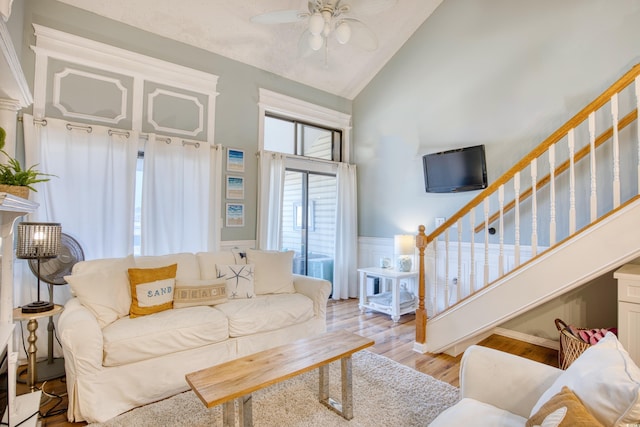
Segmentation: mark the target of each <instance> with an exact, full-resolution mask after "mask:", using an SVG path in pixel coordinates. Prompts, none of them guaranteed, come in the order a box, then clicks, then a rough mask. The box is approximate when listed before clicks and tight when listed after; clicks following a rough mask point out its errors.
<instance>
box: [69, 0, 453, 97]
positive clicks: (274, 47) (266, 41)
mask: <svg viewBox="0 0 640 427" xmlns="http://www.w3.org/2000/svg"><path fill="white" fill-rule="evenodd" d="M60 1H61V2H63V3H67V4H70V5H72V6H76V7H78V8H81V9H85V10H88V11H90V12H93V13H96V14H98V15H101V16H105V17H107V18H110V19H114V20H117V21H121V22H123V23H126V24H128V25H131V26H134V27H137V28H140V29H143V30H145V31H149V32H152V33H155V34H158V35H161V36H164V37H167V38H171V39H175V40H178V41H180V42H183V43H187V44H190V45H193V46H196V47H199V48H202V49H205V50H208V51H211V52H214V53H217V54H219V55H222V56H225V57H227V58H231V59H234V60H237V61H240V62H243V63H246V64H249V65H253V66H255V67H258V68H260V69H263V70H266V71H270V72H272V73H275V74H277V75H280V76H283V77H286V78H288V79H291V80H294V81H297V82H300V83H303V84H306V85H309V86H312V87H315V88H317V89H321V90H324V91H327V92H330V93H333V94H335V95H338V96H343V97H345V98H348V99H353V98H354V97H355V96H356V95H357V94H358V93H359V92H360V91H361V90H362V89H363V88H364V87H365V86H366V85H367V83H369V81H371V79H372V78H373V77H374V76H375V75H376V73H377V72H378V71H380V69H381V68H382V67H383V66H384V65H385V63H386V62H387V61H388V60H389V59H391V57H392V56H393V55H394V54H395V53H396V52H397V51H398V50H399V49H400V48H401V47H402V45H403V44H404V42H405V41H406V40H407V39H408V38H409V37H410V36H411V35H412V34H413V33H414V31H415V30H416V29H417V28H418V27H419V26H420V25H421V24H422V23H423V22H424V21H425V20H426V19H427V18H428V17H429V16H430V15H431V13H432V12H433V11H434V10H435V8H436V7H437V6H438V5H439V4H440V3H441V2H442V1H443V0H342V3H343V4H350V5H351V6H352V10H351V12H350V13H349V16H352V17H357V18H358V19H360V20H361V21H362V22H363V23H365V24H366V25H367V26H368V27H369V28H370V29H371V30H373V32H374V33H375V35H376V36H377V38H378V48H377V49H376V50H375V51H367V50H363V49H361V48H359V47H357V46H356V45H355V44H354V43H347V44H346V45H339V44H338V43H337V42H335V39H333V42H332V43H330V44H329V49H328V55H327V57H326V61H325V52H324V49H322V50H320V51H318V52H313V54H311V55H308V56H304V55H301V54H300V53H299V46H298V43H299V40H300V36H301V34H302V33H303V32H304V30H305V29H306V22H305V21H300V22H295V23H288V24H272V25H266V24H257V23H253V22H251V17H253V16H256V15H259V14H263V13H268V12H273V11H278V10H287V9H295V10H300V11H306V10H308V9H307V1H306V0H304V1H303V0H270V1H264V0H181V1H179V2H176V1H175V0H110V1H108V2H107V1H104V0H60ZM389 5H391V7H388V6H389Z"/></svg>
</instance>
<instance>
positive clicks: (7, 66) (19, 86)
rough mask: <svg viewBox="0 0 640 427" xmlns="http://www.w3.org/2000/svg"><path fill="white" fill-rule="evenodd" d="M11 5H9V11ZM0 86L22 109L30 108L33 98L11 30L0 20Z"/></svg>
mask: <svg viewBox="0 0 640 427" xmlns="http://www.w3.org/2000/svg"><path fill="white" fill-rule="evenodd" d="M10 9H11V5H10V4H9V10H10ZM0 51H1V52H2V58H0V74H1V76H0V84H1V85H2V86H1V87H2V90H4V91H6V93H7V95H8V96H9V97H11V98H12V99H15V100H16V101H18V102H20V105H21V106H22V107H28V106H29V105H31V104H32V103H33V96H32V95H31V90H30V89H29V84H28V83H27V79H26V77H25V75H24V72H23V70H22V66H21V65H20V60H19V59H18V55H17V54H16V50H15V47H14V46H13V41H11V36H10V35H9V29H8V28H7V24H6V22H5V20H3V19H0Z"/></svg>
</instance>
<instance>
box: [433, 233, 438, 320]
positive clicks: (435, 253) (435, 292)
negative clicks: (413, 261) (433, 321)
mask: <svg viewBox="0 0 640 427" xmlns="http://www.w3.org/2000/svg"><path fill="white" fill-rule="evenodd" d="M432 243H433V259H434V260H435V262H434V263H433V264H434V265H433V277H434V279H433V295H432V296H431V301H432V302H431V303H432V304H433V314H434V316H435V315H436V314H438V313H440V306H439V305H438V290H439V289H440V286H439V285H438V272H439V271H440V269H439V268H438V252H439V251H438V238H437V237H436V238H435V239H434V240H433V242H432Z"/></svg>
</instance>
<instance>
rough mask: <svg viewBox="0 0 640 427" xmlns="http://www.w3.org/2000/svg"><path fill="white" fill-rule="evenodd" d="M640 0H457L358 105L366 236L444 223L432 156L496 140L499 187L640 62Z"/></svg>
mask: <svg viewBox="0 0 640 427" xmlns="http://www.w3.org/2000/svg"><path fill="white" fill-rule="evenodd" d="M638 22H640V1H638V0H619V1H615V2H611V1H606V0H563V1H561V2H558V1H555V0H540V1H529V0H482V1H478V0H446V1H444V2H443V3H442V4H441V5H440V6H439V7H438V8H437V9H436V11H435V12H434V14H433V15H432V16H431V17H430V18H428V19H427V21H426V22H425V24H423V25H422V26H421V27H420V28H419V29H418V30H417V31H416V33H415V34H414V35H413V37H412V38H411V39H410V40H409V41H408V42H407V43H406V44H405V45H404V47H403V48H402V49H401V50H400V51H399V52H398V53H397V54H396V55H395V56H394V57H393V58H392V59H391V61H389V63H388V64H387V65H386V66H385V67H384V68H383V69H382V70H381V71H380V72H379V73H378V75H377V76H376V77H375V78H374V79H373V80H372V82H371V83H370V84H369V85H368V86H367V87H366V88H365V89H364V90H363V91H362V92H361V93H360V94H359V95H358V96H357V97H356V98H355V100H354V103H353V123H354V132H353V135H354V158H355V162H356V163H357V165H358V174H359V176H358V185H359V188H358V206H359V218H358V220H359V235H360V236H366V237H391V236H392V235H394V234H397V233H399V232H406V231H410V232H415V231H417V227H418V225H419V224H424V225H425V226H426V228H427V231H431V230H433V229H434V228H435V218H436V217H449V216H451V215H452V214H453V213H455V212H456V211H457V210H458V209H459V208H460V207H462V206H464V205H465V204H466V203H467V202H468V201H469V200H470V199H471V198H472V197H474V196H475V195H476V194H477V192H470V193H466V194H427V193H426V192H425V190H424V180H423V175H422V173H423V172H422V155H424V154H426V153H431V152H437V151H443V150H447V149H452V148H459V147H464V146H470V145H477V144H485V145H486V148H487V167H488V177H489V181H490V182H491V181H493V180H494V179H496V178H497V177H499V176H500V175H501V174H502V173H503V172H505V171H506V170H507V169H508V168H509V167H510V166H512V165H513V164H514V163H515V162H516V161H517V160H519V159H520V158H522V157H523V156H524V155H526V154H527V153H528V152H529V151H530V150H531V149H532V148H534V147H535V146H536V145H537V144H539V143H540V142H542V140H544V139H545V138H546V137H547V136H549V135H550V134H551V133H552V132H553V131H555V130H556V129H557V128H558V127H559V126H560V125H561V124H563V123H564V122H565V121H566V120H568V119H569V118H571V117H572V116H573V115H574V114H575V113H576V112H577V111H579V110H580V109H582V108H583V107H584V106H585V105H586V104H588V103H589V102H590V101H591V100H592V99H593V98H595V97H596V96H597V95H599V94H600V93H601V92H602V91H603V90H604V89H606V88H607V87H608V86H609V85H610V84H611V83H612V82H614V81H615V80H616V79H618V78H619V77H620V76H622V75H623V74H624V73H625V72H626V71H628V70H629V69H630V68H631V67H632V66H633V65H634V64H636V63H638V62H640V25H638Z"/></svg>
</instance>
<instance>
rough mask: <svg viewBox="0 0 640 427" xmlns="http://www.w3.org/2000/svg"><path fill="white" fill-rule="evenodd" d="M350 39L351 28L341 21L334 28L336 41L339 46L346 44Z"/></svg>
mask: <svg viewBox="0 0 640 427" xmlns="http://www.w3.org/2000/svg"><path fill="white" fill-rule="evenodd" d="M350 39H351V27H350V26H349V24H348V23H347V22H345V21H342V22H341V23H340V24H338V26H337V27H336V40H338V43H340V44H346V43H348V42H349V40H350Z"/></svg>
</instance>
